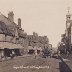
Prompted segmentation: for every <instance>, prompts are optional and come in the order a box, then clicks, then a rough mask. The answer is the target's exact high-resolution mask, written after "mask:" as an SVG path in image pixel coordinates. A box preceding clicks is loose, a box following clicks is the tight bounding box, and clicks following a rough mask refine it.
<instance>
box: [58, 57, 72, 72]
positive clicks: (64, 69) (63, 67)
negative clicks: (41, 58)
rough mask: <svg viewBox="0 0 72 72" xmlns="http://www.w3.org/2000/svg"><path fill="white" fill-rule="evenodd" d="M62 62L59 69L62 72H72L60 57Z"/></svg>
mask: <svg viewBox="0 0 72 72" xmlns="http://www.w3.org/2000/svg"><path fill="white" fill-rule="evenodd" d="M60 60H61V62H59V69H60V72H72V70H71V69H70V68H69V66H68V65H67V64H66V63H65V62H64V61H63V59H62V58H61V57H60Z"/></svg>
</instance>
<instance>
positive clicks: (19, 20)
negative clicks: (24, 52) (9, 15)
mask: <svg viewBox="0 0 72 72" xmlns="http://www.w3.org/2000/svg"><path fill="white" fill-rule="evenodd" d="M18 26H19V27H20V28H21V19H20V18H18Z"/></svg>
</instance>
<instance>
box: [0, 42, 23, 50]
mask: <svg viewBox="0 0 72 72" xmlns="http://www.w3.org/2000/svg"><path fill="white" fill-rule="evenodd" d="M4 48H9V49H18V48H20V49H23V48H24V47H23V46H21V45H20V44H14V43H9V42H0V49H4Z"/></svg>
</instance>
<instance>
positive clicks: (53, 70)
mask: <svg viewBox="0 0 72 72" xmlns="http://www.w3.org/2000/svg"><path fill="white" fill-rule="evenodd" d="M59 62H61V60H59V59H56V58H41V57H39V56H38V57H35V56H31V55H30V56H21V57H15V58H14V59H8V60H3V61H2V62H0V72H60V70H59Z"/></svg>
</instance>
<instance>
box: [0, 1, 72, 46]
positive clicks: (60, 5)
mask: <svg viewBox="0 0 72 72" xmlns="http://www.w3.org/2000/svg"><path fill="white" fill-rule="evenodd" d="M69 6H70V7H71V8H72V0H0V12H1V13H3V14H4V15H5V16H7V14H8V12H9V11H13V12H14V14H15V16H14V17H15V22H16V23H17V18H19V17H20V18H21V19H22V28H23V29H24V31H25V32H27V33H28V34H32V33H33V32H37V33H38V34H39V35H43V36H44V35H47V36H48V38H49V41H50V43H52V44H53V46H55V47H56V45H57V43H58V42H59V41H60V37H61V34H63V33H64V32H65V27H66V24H65V23H66V22H65V21H66V14H67V7H69ZM71 10H72V9H71Z"/></svg>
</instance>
